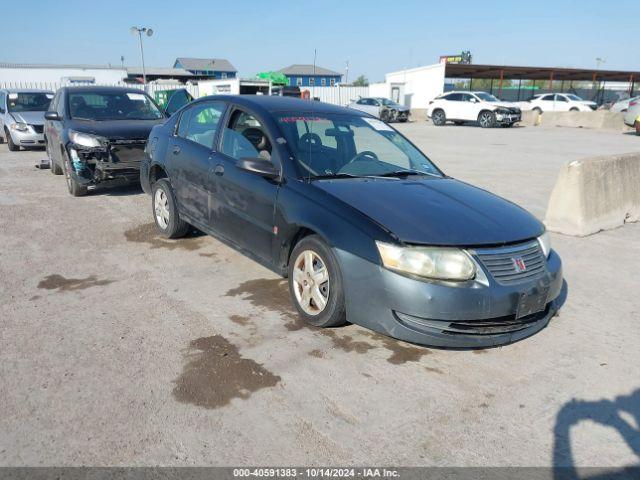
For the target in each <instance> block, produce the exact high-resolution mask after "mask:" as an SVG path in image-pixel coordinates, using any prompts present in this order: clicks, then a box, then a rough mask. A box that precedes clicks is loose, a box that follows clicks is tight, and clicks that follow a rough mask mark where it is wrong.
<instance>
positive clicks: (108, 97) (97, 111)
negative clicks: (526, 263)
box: [69, 92, 164, 120]
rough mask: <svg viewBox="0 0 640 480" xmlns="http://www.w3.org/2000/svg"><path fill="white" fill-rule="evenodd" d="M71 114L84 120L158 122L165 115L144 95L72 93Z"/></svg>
mask: <svg viewBox="0 0 640 480" xmlns="http://www.w3.org/2000/svg"><path fill="white" fill-rule="evenodd" d="M69 112H70V114H71V117H72V118H76V119H84V120H157V119H160V118H163V117H164V115H163V114H162V112H160V110H159V109H158V107H157V106H156V105H155V103H153V101H152V100H151V99H150V98H149V97H148V96H147V95H146V94H144V93H138V92H71V93H70V94H69Z"/></svg>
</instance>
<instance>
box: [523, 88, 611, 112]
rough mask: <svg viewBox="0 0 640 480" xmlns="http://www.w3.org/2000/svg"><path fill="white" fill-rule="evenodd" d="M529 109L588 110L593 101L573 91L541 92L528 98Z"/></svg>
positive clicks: (541, 110)
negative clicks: (584, 98)
mask: <svg viewBox="0 0 640 480" xmlns="http://www.w3.org/2000/svg"><path fill="white" fill-rule="evenodd" d="M528 103H529V106H530V110H537V111H538V112H539V113H542V112H590V111H592V110H595V109H596V108H597V106H598V105H597V104H596V103H595V102H590V101H588V100H583V99H582V98H580V97H579V96H577V95H574V94H573V93H541V94H538V95H534V97H533V98H532V99H531V100H529V102H528Z"/></svg>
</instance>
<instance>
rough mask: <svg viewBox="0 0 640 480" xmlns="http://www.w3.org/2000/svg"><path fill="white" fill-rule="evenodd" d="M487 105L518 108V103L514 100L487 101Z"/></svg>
mask: <svg viewBox="0 0 640 480" xmlns="http://www.w3.org/2000/svg"><path fill="white" fill-rule="evenodd" d="M488 103H489V105H494V106H496V107H503V108H520V104H518V103H515V102H488Z"/></svg>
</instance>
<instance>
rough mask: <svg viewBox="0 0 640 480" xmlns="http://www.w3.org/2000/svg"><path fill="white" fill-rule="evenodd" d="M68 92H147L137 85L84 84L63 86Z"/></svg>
mask: <svg viewBox="0 0 640 480" xmlns="http://www.w3.org/2000/svg"><path fill="white" fill-rule="evenodd" d="M62 89H63V90H65V91H68V92H80V93H82V92H85V93H117V92H121V93H146V92H145V91H144V90H141V89H139V88H136V87H103V86H100V85H82V86H71V87H63V88H62Z"/></svg>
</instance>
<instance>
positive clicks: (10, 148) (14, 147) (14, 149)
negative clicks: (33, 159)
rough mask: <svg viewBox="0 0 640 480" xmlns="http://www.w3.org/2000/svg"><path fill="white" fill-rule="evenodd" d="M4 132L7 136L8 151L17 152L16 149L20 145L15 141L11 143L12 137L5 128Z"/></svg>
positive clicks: (18, 148)
mask: <svg viewBox="0 0 640 480" xmlns="http://www.w3.org/2000/svg"><path fill="white" fill-rule="evenodd" d="M4 134H5V136H6V137H7V146H8V147H9V151H11V152H17V151H18V150H20V147H19V146H18V145H16V144H15V143H13V138H11V134H10V133H9V130H7V129H6V128H5V129H4Z"/></svg>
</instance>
